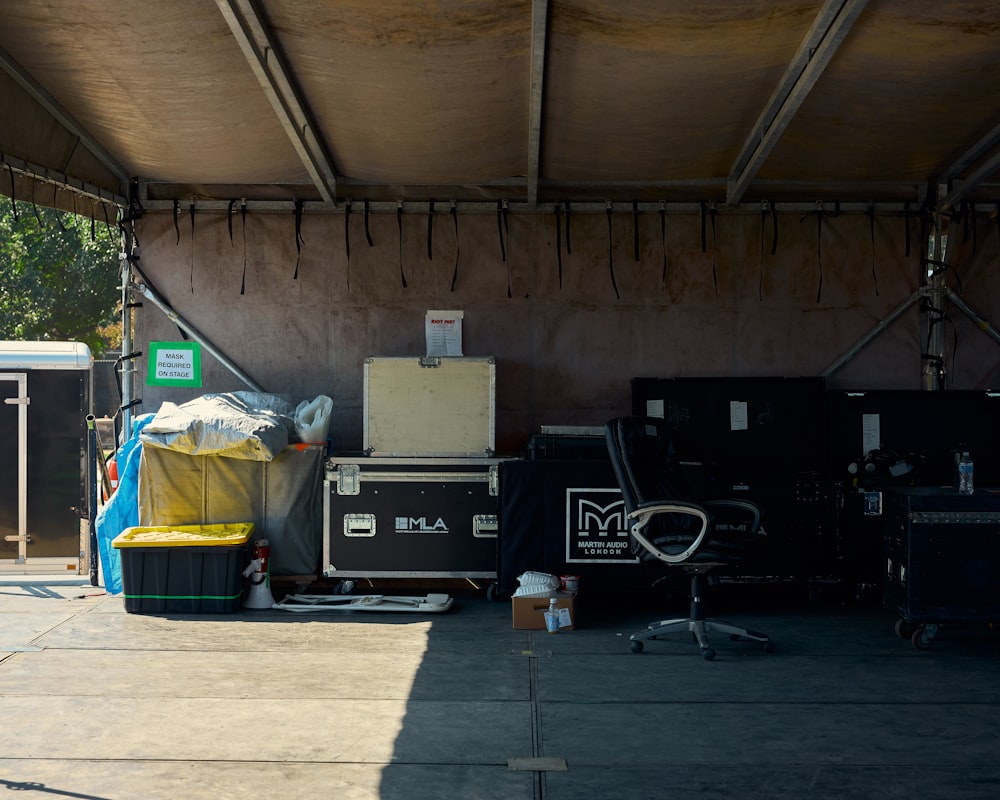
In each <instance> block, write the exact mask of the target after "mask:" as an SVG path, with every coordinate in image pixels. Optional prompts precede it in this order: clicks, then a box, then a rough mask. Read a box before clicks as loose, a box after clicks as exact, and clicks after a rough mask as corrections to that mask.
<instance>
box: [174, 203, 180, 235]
mask: <svg viewBox="0 0 1000 800" xmlns="http://www.w3.org/2000/svg"><path fill="white" fill-rule="evenodd" d="M180 219H181V201H180V200H178V199H177V198H176V197H175V198H174V230H175V231H177V242H176V243H177V244H180V243H181V223H180Z"/></svg>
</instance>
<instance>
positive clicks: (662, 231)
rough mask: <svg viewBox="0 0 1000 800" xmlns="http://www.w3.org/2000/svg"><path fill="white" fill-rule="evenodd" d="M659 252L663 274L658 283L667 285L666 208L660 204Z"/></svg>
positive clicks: (663, 204)
mask: <svg viewBox="0 0 1000 800" xmlns="http://www.w3.org/2000/svg"><path fill="white" fill-rule="evenodd" d="M660 251H661V252H662V253H663V274H662V275H660V283H661V284H663V285H664V286H666V285H667V207H666V204H665V203H662V202H661V203H660Z"/></svg>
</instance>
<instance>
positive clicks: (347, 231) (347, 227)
mask: <svg viewBox="0 0 1000 800" xmlns="http://www.w3.org/2000/svg"><path fill="white" fill-rule="evenodd" d="M344 249H345V250H346V251H347V265H348V266H350V264H351V201H350V200H348V201H347V203H346V204H345V205H344Z"/></svg>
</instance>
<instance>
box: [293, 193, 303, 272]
mask: <svg viewBox="0 0 1000 800" xmlns="http://www.w3.org/2000/svg"><path fill="white" fill-rule="evenodd" d="M293 213H294V214H295V274H294V275H292V280H293V281H297V280H298V279H299V261H300V260H301V259H302V242H303V241H304V239H303V238H302V201H301V200H296V201H295V209H294V212H293Z"/></svg>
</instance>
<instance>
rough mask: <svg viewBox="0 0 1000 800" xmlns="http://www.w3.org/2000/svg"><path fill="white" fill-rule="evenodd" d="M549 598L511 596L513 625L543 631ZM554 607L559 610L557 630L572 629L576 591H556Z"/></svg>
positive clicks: (520, 628)
mask: <svg viewBox="0 0 1000 800" xmlns="http://www.w3.org/2000/svg"><path fill="white" fill-rule="evenodd" d="M549 600H550V598H548V597H512V598H511V609H512V617H513V621H514V627H515V628H516V629H518V630H528V631H544V630H545V612H546V611H548V610H549ZM556 608H558V609H559V610H560V620H559V630H560V631H571V630H573V627H574V626H575V625H576V593H575V592H557V593H556ZM563 609H565V611H563Z"/></svg>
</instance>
